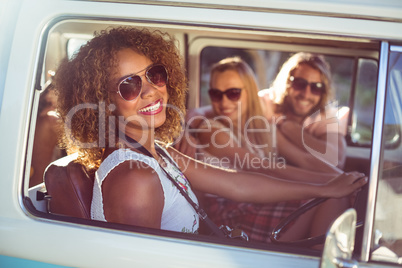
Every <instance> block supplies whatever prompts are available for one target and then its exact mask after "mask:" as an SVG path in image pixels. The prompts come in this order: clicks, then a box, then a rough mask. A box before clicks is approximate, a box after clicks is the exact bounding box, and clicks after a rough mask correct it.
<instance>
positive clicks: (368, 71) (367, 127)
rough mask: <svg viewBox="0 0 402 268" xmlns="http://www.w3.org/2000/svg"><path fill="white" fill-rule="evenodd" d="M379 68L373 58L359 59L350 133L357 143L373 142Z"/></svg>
mask: <svg viewBox="0 0 402 268" xmlns="http://www.w3.org/2000/svg"><path fill="white" fill-rule="evenodd" d="M377 70H378V64H377V61H375V60H372V59H359V61H358V70H357V77H356V92H355V99H354V109H353V119H352V129H351V134H350V137H351V141H352V142H353V143H355V144H359V145H370V144H371V138H372V129H373V118H374V100H375V93H376V87H377Z"/></svg>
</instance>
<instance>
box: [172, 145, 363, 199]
mask: <svg viewBox="0 0 402 268" xmlns="http://www.w3.org/2000/svg"><path fill="white" fill-rule="evenodd" d="M169 152H170V153H171V155H172V156H173V157H174V158H175V159H179V158H185V159H182V161H179V163H181V164H183V163H186V164H187V167H184V166H180V168H181V169H182V170H184V168H185V171H184V174H185V175H186V176H187V178H188V179H189V180H190V182H191V184H192V186H193V188H194V189H196V190H200V191H203V192H207V193H212V194H216V195H220V196H222V197H225V198H228V199H231V200H234V201H239V202H254V203H269V202H280V201H287V200H299V199H309V198H314V197H328V198H340V197H343V196H347V195H349V194H351V193H353V192H354V191H356V190H358V189H359V188H361V187H362V186H363V185H364V184H365V183H366V182H367V178H366V177H364V174H361V173H357V172H353V173H344V174H341V175H339V176H337V177H335V178H334V179H332V180H330V181H329V182H327V183H325V184H308V183H301V182H291V181H285V180H280V179H276V178H274V177H270V176H266V175H263V174H259V173H247V172H239V171H233V170H232V171H228V170H224V169H222V168H218V167H213V166H210V165H207V164H204V163H202V162H200V161H196V160H194V159H191V158H189V157H187V156H185V155H183V154H181V153H180V152H178V151H177V150H175V149H173V148H171V149H169ZM179 165H180V164H179ZM362 177H364V179H362V180H358V181H357V182H355V181H356V180H357V179H359V178H362ZM354 182H355V183H354Z"/></svg>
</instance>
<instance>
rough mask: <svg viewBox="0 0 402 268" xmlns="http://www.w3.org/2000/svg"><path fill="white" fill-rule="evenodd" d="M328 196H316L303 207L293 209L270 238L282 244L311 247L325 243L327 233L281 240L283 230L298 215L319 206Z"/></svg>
mask: <svg viewBox="0 0 402 268" xmlns="http://www.w3.org/2000/svg"><path fill="white" fill-rule="evenodd" d="M327 199H328V198H315V199H313V200H311V201H309V202H307V203H305V204H303V205H302V206H301V207H299V208H298V209H296V210H295V211H293V212H292V213H291V214H289V215H288V216H287V217H286V218H284V219H283V220H282V221H281V222H280V223H279V224H278V225H277V226H276V227H275V228H274V229H273V230H272V233H271V235H270V239H271V241H272V242H273V243H275V244H282V245H294V246H303V247H311V246H314V245H319V244H323V243H324V241H325V234H323V235H319V236H315V237H309V238H305V239H300V240H295V241H279V239H280V237H281V235H282V234H283V231H284V230H286V229H287V228H288V227H289V224H290V223H292V222H294V221H295V220H296V219H297V218H298V217H300V216H301V215H303V214H304V213H306V212H307V211H309V210H310V209H312V208H313V207H315V206H318V205H319V204H321V203H322V202H324V201H326V200H327Z"/></svg>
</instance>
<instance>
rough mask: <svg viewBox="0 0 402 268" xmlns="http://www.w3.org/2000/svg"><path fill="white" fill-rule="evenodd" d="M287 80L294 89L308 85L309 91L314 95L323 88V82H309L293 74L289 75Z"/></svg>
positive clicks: (318, 93) (322, 90)
mask: <svg viewBox="0 0 402 268" xmlns="http://www.w3.org/2000/svg"><path fill="white" fill-rule="evenodd" d="M289 81H290V82H291V83H292V87H293V89H294V90H296V91H303V90H306V88H307V86H308V85H310V91H311V93H312V94H314V95H321V94H322V93H323V92H324V90H325V84H324V83H322V82H314V83H309V82H308V81H307V80H306V79H304V78H301V77H294V76H291V77H289Z"/></svg>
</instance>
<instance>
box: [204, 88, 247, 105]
mask: <svg viewBox="0 0 402 268" xmlns="http://www.w3.org/2000/svg"><path fill="white" fill-rule="evenodd" d="M208 94H209V97H210V98H211V101H213V102H220V101H222V99H223V95H226V97H228V99H229V100H231V101H238V100H239V99H240V96H241V88H229V89H226V90H225V91H220V90H219V89H215V88H211V89H210V90H208Z"/></svg>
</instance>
